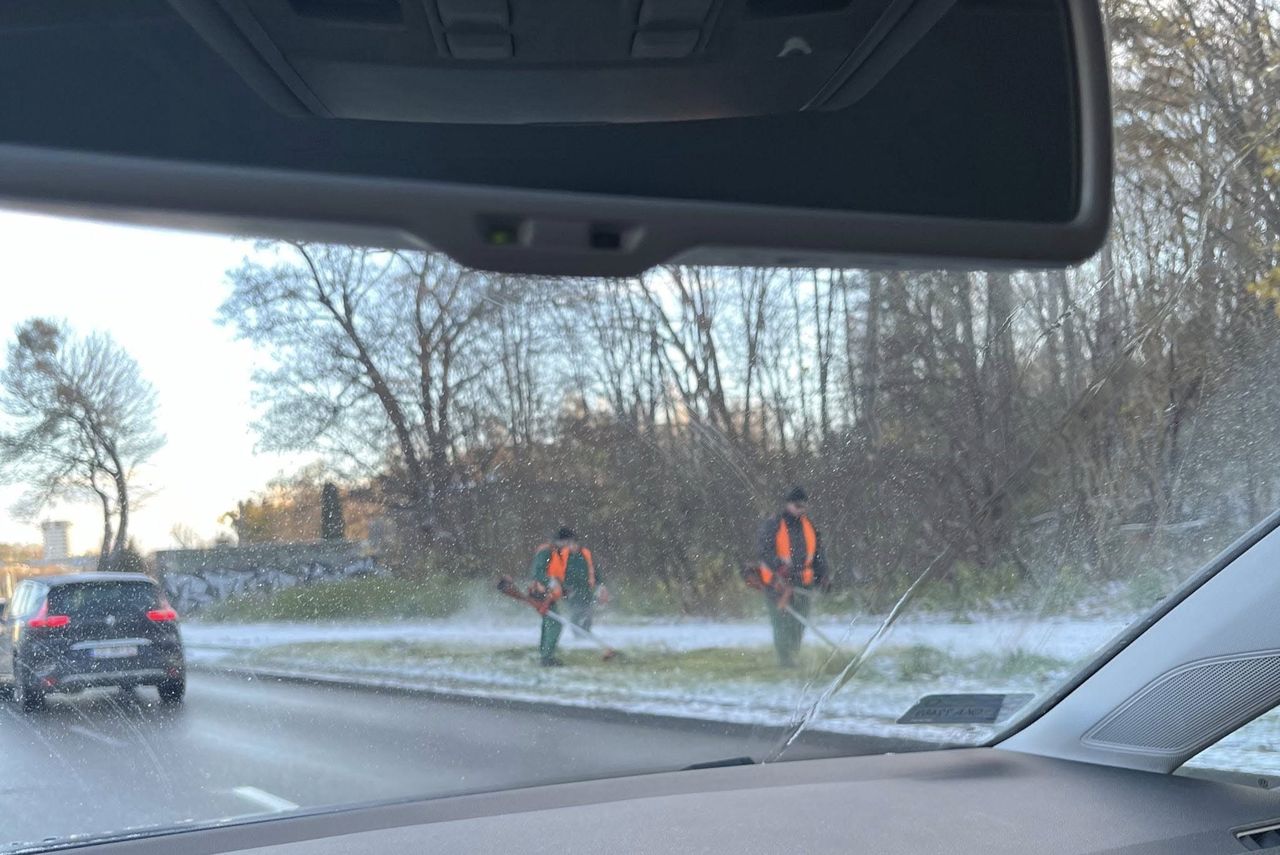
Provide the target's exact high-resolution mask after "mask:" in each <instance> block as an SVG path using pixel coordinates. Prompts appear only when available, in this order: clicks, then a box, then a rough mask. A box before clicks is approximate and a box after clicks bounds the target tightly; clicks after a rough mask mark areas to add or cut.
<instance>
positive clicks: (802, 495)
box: [786, 486, 809, 502]
mask: <svg viewBox="0 0 1280 855" xmlns="http://www.w3.org/2000/svg"><path fill="white" fill-rule="evenodd" d="M786 500H787V501H788V502H807V501H809V494H808V493H806V492H805V491H804V487H800V486H795V487H792V488H791V492H790V493H787V497H786Z"/></svg>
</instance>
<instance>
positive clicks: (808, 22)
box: [0, 0, 1111, 275]
mask: <svg viewBox="0 0 1280 855" xmlns="http://www.w3.org/2000/svg"><path fill="white" fill-rule="evenodd" d="M92 9H93V14H92V15H89V16H85V15H84V14H82V12H83V9H82V8H81V7H80V6H77V5H75V4H70V5H67V4H57V5H51V4H48V3H46V2H44V0H11V2H9V3H6V4H5V8H4V10H3V11H2V12H0V40H2V41H0V55H2V56H3V57H4V58H3V60H0V62H2V63H3V64H4V68H5V69H6V71H7V72H8V73H7V74H6V80H7V81H8V84H7V86H6V98H5V109H4V110H3V111H0V199H3V200H7V201H8V204H11V205H19V206H24V207H34V208H37V209H40V210H51V211H58V212H63V213H75V214H83V215H89V216H107V217H111V218H114V219H126V220H136V221H142V222H152V223H163V224H167V225H188V226H193V227H201V228H214V229H219V230H223V231H228V230H229V231H246V232H254V233H265V234H274V235H278V236H292V237H305V238H308V239H321V240H325V239H332V240H342V241H350V242H372V243H380V244H384V245H402V246H410V247H418V248H434V249H440V250H444V251H446V252H448V253H449V254H451V255H453V256H455V257H456V258H457V259H459V260H461V261H463V262H464V263H467V264H471V265H474V266H480V267H486V268H492V269H500V270H517V271H526V272H545V273H580V274H615V275H616V274H632V273H636V272H639V271H640V270H643V269H645V268H647V267H649V266H651V265H653V264H656V263H659V262H666V261H681V262H697V263H741V264H823V265H826V264H851V263H860V264H867V263H885V262H887V263H903V262H916V261H919V262H927V263H929V264H939V263H950V264H953V265H956V264H958V265H970V264H973V265H977V264H983V265H986V264H990V263H993V262H995V263H1032V264H1063V263H1069V262H1073V261H1077V260H1080V259H1083V258H1085V257H1087V256H1089V255H1090V254H1092V253H1093V252H1094V251H1095V250H1096V248H1097V247H1098V246H1099V245H1100V243H1101V241H1102V239H1103V237H1104V235H1105V232H1106V227H1107V213H1108V209H1109V203H1110V181H1111V168H1110V145H1111V143H1110V130H1109V129H1110V107H1109V98H1108V86H1107V73H1106V52H1105V47H1104V41H1103V33H1102V26H1101V22H1100V16H1099V11H1098V8H1097V4H1096V0H865V2H863V0H859V2H856V3H855V2H850V0H607V2H606V0H564V2H557V3H553V4H548V3H543V2H539V0H170V3H169V5H168V6H164V5H157V4H155V3H151V2H142V0H121V2H117V3H110V4H94V5H93V6H92ZM36 19H38V20H39V21H40V23H41V26H39V27H35V26H32V25H31V22H32V20H36Z"/></svg>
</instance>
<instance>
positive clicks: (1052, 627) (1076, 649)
mask: <svg viewBox="0 0 1280 855" xmlns="http://www.w3.org/2000/svg"><path fill="white" fill-rule="evenodd" d="M511 618H516V619H514V620H513V619H511ZM876 625H877V619H875V618H859V619H853V620H849V619H839V618H833V617H827V618H825V619H823V620H822V621H821V623H820V626H821V628H822V629H823V630H824V631H825V632H826V633H827V634H828V635H830V636H832V637H833V638H836V639H838V640H839V641H840V643H841V644H842V645H843V646H844V647H845V648H846V649H847V650H849V651H856V650H857V649H858V648H859V647H860V646H861V644H863V643H864V642H865V641H866V639H868V638H869V637H870V635H871V633H872V632H873V631H874V629H875V627H876ZM1123 625H1124V621H1123V620H1118V619H1093V620H1082V619H1075V620H1073V619H1065V618H1064V619H1052V620H1031V619H1025V618H1022V619H1020V618H1017V617H1015V616H1003V617H1000V618H998V619H995V618H993V619H990V620H986V621H972V620H967V619H966V620H947V619H945V618H942V617H939V616H922V617H918V618H914V619H911V620H908V621H904V622H902V623H900V624H899V625H898V626H896V627H895V628H894V631H893V633H892V634H891V636H890V638H889V640H888V642H887V643H886V644H885V645H884V646H882V647H881V648H880V649H879V651H878V652H877V653H876V654H875V655H874V656H873V657H872V658H871V659H870V660H869V662H868V663H867V665H866V667H865V668H864V669H863V670H862V671H861V672H860V673H859V674H858V675H857V677H856V678H855V679H854V680H853V681H852V682H851V683H850V684H849V685H847V686H846V687H845V688H844V689H843V690H842V691H840V692H839V693H837V694H836V695H835V696H833V697H832V698H831V700H830V701H829V702H828V703H827V704H826V706H825V707H824V709H823V711H822V713H821V715H820V716H819V717H818V719H817V720H816V721H815V722H814V725H813V726H814V727H816V728H819V729H822V730H830V731H837V732H845V733H871V734H877V735H887V736H898V737H905V738H914V739H925V740H936V741H940V742H967V743H972V742H978V741H983V740H985V739H987V738H989V737H990V736H991V735H992V734H993V733H994V732H995V729H994V728H992V727H990V726H971V727H948V728H942V727H932V728H922V727H919V726H905V725H898V724H896V723H895V722H896V720H897V718H898V717H899V716H900V715H901V714H902V713H903V712H905V711H906V710H907V709H908V708H909V707H910V706H911V705H912V704H913V703H914V702H915V701H916V700H918V699H919V697H920V696H922V695H925V694H930V693H935V692H972V691H986V692H1007V693H1030V694H1039V693H1041V692H1043V691H1046V690H1048V689H1050V688H1052V687H1053V686H1054V685H1056V684H1058V683H1059V682H1061V681H1062V680H1064V679H1066V678H1067V677H1068V676H1069V675H1070V673H1071V671H1072V670H1073V669H1074V668H1075V667H1077V665H1078V663H1080V662H1081V661H1082V660H1084V659H1087V658H1088V657H1089V655H1090V654H1091V653H1092V652H1093V651H1094V650H1096V649H1097V648H1098V647H1099V646H1101V645H1102V644H1104V643H1105V642H1106V641H1108V640H1109V639H1110V638H1111V637H1112V636H1113V635H1114V634H1115V633H1116V632H1118V631H1119V630H1120V629H1121V628H1122V627H1123ZM597 629H598V632H599V634H600V635H601V636H603V637H605V638H606V639H607V640H608V641H609V642H610V643H612V644H613V645H615V646H616V647H618V648H619V649H621V650H623V651H624V652H625V654H626V655H625V656H624V657H623V658H621V659H618V660H613V661H609V662H604V661H602V660H601V659H600V656H599V651H598V650H597V649H596V648H594V647H592V646H591V645H590V644H589V642H587V641H586V640H584V639H574V638H572V637H571V636H569V634H567V633H566V638H565V640H564V642H563V644H562V656H563V658H564V659H565V661H566V667H564V668H556V669H543V668H539V667H538V666H537V657H536V651H535V647H536V642H537V622H536V620H533V619H531V616H528V615H525V614H524V613H523V612H519V611H517V612H515V614H514V615H510V614H508V615H503V614H498V615H494V614H489V615H487V616H485V617H483V618H482V617H481V616H478V615H472V616H470V617H460V618H457V619H450V620H439V621H413V622H396V623H391V622H379V623H373V622H358V623H350V622H346V623H314V622H303V623H257V624H227V623H219V624H209V623H190V624H188V625H187V626H186V627H185V628H184V634H185V637H186V641H187V644H188V648H189V650H190V656H191V658H192V660H193V661H194V662H205V663H214V662H216V663H219V664H221V665H224V666H242V667H254V668H267V669H272V670H275V671H282V672H288V673H297V674H308V675H319V676H346V677H350V678H352V679H359V680H361V681H374V682H379V681H381V682H385V683H388V684H395V685H398V686H406V685H408V686H417V687H420V688H424V689H431V690H435V691H447V692H456V693H459V694H468V695H483V696H487V697H502V698H512V699H519V700H536V701H546V702H552V703H560V704H567V705H573V706H587V707H595V708H609V709H617V710H626V711H632V712H648V713H660V714H667V715H680V716H690V717H697V718H707V719H715V720H721V721H732V722H739V723H751V724H764V725H771V726H776V725H785V724H787V723H789V722H791V721H794V720H795V719H796V717H797V716H799V715H800V714H801V713H802V712H803V711H805V710H807V709H808V707H809V706H810V705H811V704H812V703H813V701H814V700H815V699H816V698H817V697H818V695H819V694H820V693H821V691H822V689H823V688H824V687H825V686H826V685H827V684H828V683H829V682H830V681H831V680H832V679H833V678H834V676H835V675H836V674H837V673H838V672H839V670H840V669H841V668H842V667H843V665H844V660H834V661H828V657H827V655H826V650H825V648H823V647H822V646H821V644H820V643H819V642H818V641H817V640H816V639H813V638H812V637H810V638H808V639H807V640H806V650H805V655H804V658H803V660H802V663H801V667H800V668H797V669H796V670H793V671H781V670H779V669H778V668H777V666H776V664H775V661H774V656H773V651H772V648H771V646H770V631H769V627H768V625H767V623H766V622H764V621H763V620H757V621H711V620H688V621H673V620H649V621H639V620H635V619H628V620H625V621H624V620H622V619H620V618H619V617H618V616H610V617H609V619H607V620H605V621H603V622H602V623H601V624H600V625H599V626H598V627H597Z"/></svg>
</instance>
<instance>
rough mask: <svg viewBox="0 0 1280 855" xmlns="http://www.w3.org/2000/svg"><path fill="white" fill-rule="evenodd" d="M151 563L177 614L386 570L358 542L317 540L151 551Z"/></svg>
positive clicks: (362, 544)
mask: <svg viewBox="0 0 1280 855" xmlns="http://www.w3.org/2000/svg"><path fill="white" fill-rule="evenodd" d="M155 565H156V573H157V575H158V576H159V577H160V581H161V584H162V585H164V589H165V591H166V593H167V594H168V597H169V602H171V603H172V604H173V606H174V608H176V609H177V610H178V611H179V612H181V613H183V614H193V613H196V612H199V610H200V609H201V608H203V607H204V606H206V605H209V604H210V603H217V602H221V601H223V600H226V599H229V598H231V597H239V596H245V595H253V594H264V593H269V592H271V591H280V590H283V589H285V588H292V587H295V586H297V585H309V584H311V583H313V582H331V581H337V580H340V579H352V578H355V577H358V576H370V575H377V574H381V573H384V572H386V571H385V568H383V567H382V566H381V565H380V564H379V563H378V561H377V559H376V558H375V557H374V556H372V555H370V554H368V551H367V549H366V548H365V544H364V543H362V542H355V541H323V540H322V541H313V542H309V543H263V544H252V545H249V546H220V547H215V548H213V549H169V550H163V551H161V552H157V553H156V554H155Z"/></svg>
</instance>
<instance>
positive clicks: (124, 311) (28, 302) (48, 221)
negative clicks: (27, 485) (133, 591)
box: [0, 211, 305, 554]
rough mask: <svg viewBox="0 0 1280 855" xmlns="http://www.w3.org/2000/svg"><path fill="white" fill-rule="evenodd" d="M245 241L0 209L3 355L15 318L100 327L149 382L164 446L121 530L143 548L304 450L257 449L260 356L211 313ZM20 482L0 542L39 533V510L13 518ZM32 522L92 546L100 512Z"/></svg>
mask: <svg viewBox="0 0 1280 855" xmlns="http://www.w3.org/2000/svg"><path fill="white" fill-rule="evenodd" d="M251 249H252V246H251V244H250V243H249V242H248V241H244V240H237V239H233V238H228V237H223V236H214V235H202V234H196V233H191V232H177V231H163V230H158V229H150V228H140V227H131V226H120V225H114V224H102V223H93V222H87V221H81V220H69V219H60V218H53V217H44V216H35V215H29V214H21V213H14V212H8V211H0V336H3V343H2V344H0V362H2V361H3V360H4V358H5V357H4V353H3V351H4V350H7V348H8V344H9V341H10V340H11V339H12V333H13V329H14V327H15V326H16V325H17V324H19V323H20V322H22V321H23V320H25V319H27V318H30V317H34V316H42V317H52V318H57V319H60V320H65V321H67V322H68V323H69V324H70V325H71V326H72V327H73V328H74V329H75V331H76V332H79V333H87V332H90V331H94V330H98V331H105V332H109V333H110V334H111V335H112V336H113V337H114V338H115V339H116V341H117V342H118V343H119V344H120V345H121V346H122V347H124V349H125V350H127V351H128V352H129V353H130V354H131V355H132V356H133V357H134V358H135V359H136V360H137V361H138V363H139V365H140V367H141V370H142V374H143V376H144V377H145V378H146V379H148V380H149V381H150V382H151V383H152V384H153V385H154V386H155V388H156V393H157V398H158V404H159V412H158V422H159V424H158V427H159V429H160V431H161V432H162V433H163V434H165V436H166V437H167V443H166V445H165V447H164V448H163V449H161V451H160V452H159V453H157V454H156V455H155V457H154V458H153V459H152V461H151V463H150V464H149V465H148V466H146V467H145V468H144V469H143V470H141V471H140V472H139V473H138V485H139V487H142V488H145V490H146V492H147V496H146V498H145V500H144V502H143V504H142V506H141V507H139V508H138V509H137V511H136V513H135V516H134V518H133V520H132V522H131V524H130V531H131V532H132V533H133V534H134V535H135V536H136V538H137V541H138V544H139V545H140V546H141V547H142V548H143V549H144V550H153V549H163V548H166V547H169V546H172V545H173V541H172V537H171V536H170V531H171V529H172V528H173V526H174V525H175V524H179V523H181V524H183V525H186V526H190V527H191V528H192V529H194V530H195V532H196V533H197V534H199V535H200V536H201V537H204V538H212V537H213V536H214V535H215V534H216V533H218V532H219V531H222V530H225V527H224V526H222V525H220V524H219V522H218V518H219V517H220V516H221V515H222V514H223V513H224V512H226V511H228V510H230V509H232V508H234V507H235V503H236V501H238V500H239V499H243V498H245V497H247V496H248V495H250V494H251V493H253V492H254V491H256V490H258V489H261V488H262V487H263V486H265V484H266V482H267V481H268V480H270V479H271V478H273V477H274V476H276V475H278V474H281V473H283V472H291V471H293V470H295V469H297V468H298V467H299V466H300V465H301V463H303V462H305V460H303V459H300V458H291V457H285V456H281V455H275V454H260V453H257V452H256V451H255V448H254V446H255V443H256V440H257V436H256V434H255V433H254V430H253V428H252V423H253V421H254V419H255V415H256V411H255V408H254V406H253V404H252V402H251V392H252V373H253V370H254V367H255V365H256V364H261V363H263V362H265V357H264V355H262V354H260V353H257V352H256V351H255V349H254V347H253V346H252V345H251V344H250V343H248V342H244V341H237V340H236V339H235V335H234V331H233V330H232V329H230V328H227V327H223V326H220V325H219V324H218V323H217V321H216V315H217V309H218V306H219V304H220V303H221V302H222V301H223V299H225V297H226V296H227V295H228V293H229V289H230V285H229V283H228V282H227V278H226V273H227V271H228V270H230V269H232V268H235V267H237V266H239V264H240V262H241V260H242V259H243V258H244V256H245V254H246V253H248V252H250V251H251ZM21 494H22V488H21V487H20V486H4V487H0V542H8V543H39V542H40V529H39V520H37V521H36V522H33V523H27V522H24V521H22V520H19V519H16V518H15V517H14V516H13V514H12V512H11V506H12V505H13V504H14V502H15V501H16V500H17V499H18V497H19V496H20V495H21ZM41 519H64V520H69V521H70V522H71V523H72V527H71V549H72V551H73V552H74V553H76V554H79V553H83V552H89V551H92V550H94V549H95V547H96V545H97V541H98V539H99V538H100V537H101V531H102V522H101V512H100V511H99V510H98V509H97V508H95V507H94V506H93V505H90V504H84V505H71V506H68V505H63V506H60V507H56V508H51V509H49V510H48V511H47V512H46V513H44V514H43V515H42V517H41Z"/></svg>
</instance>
